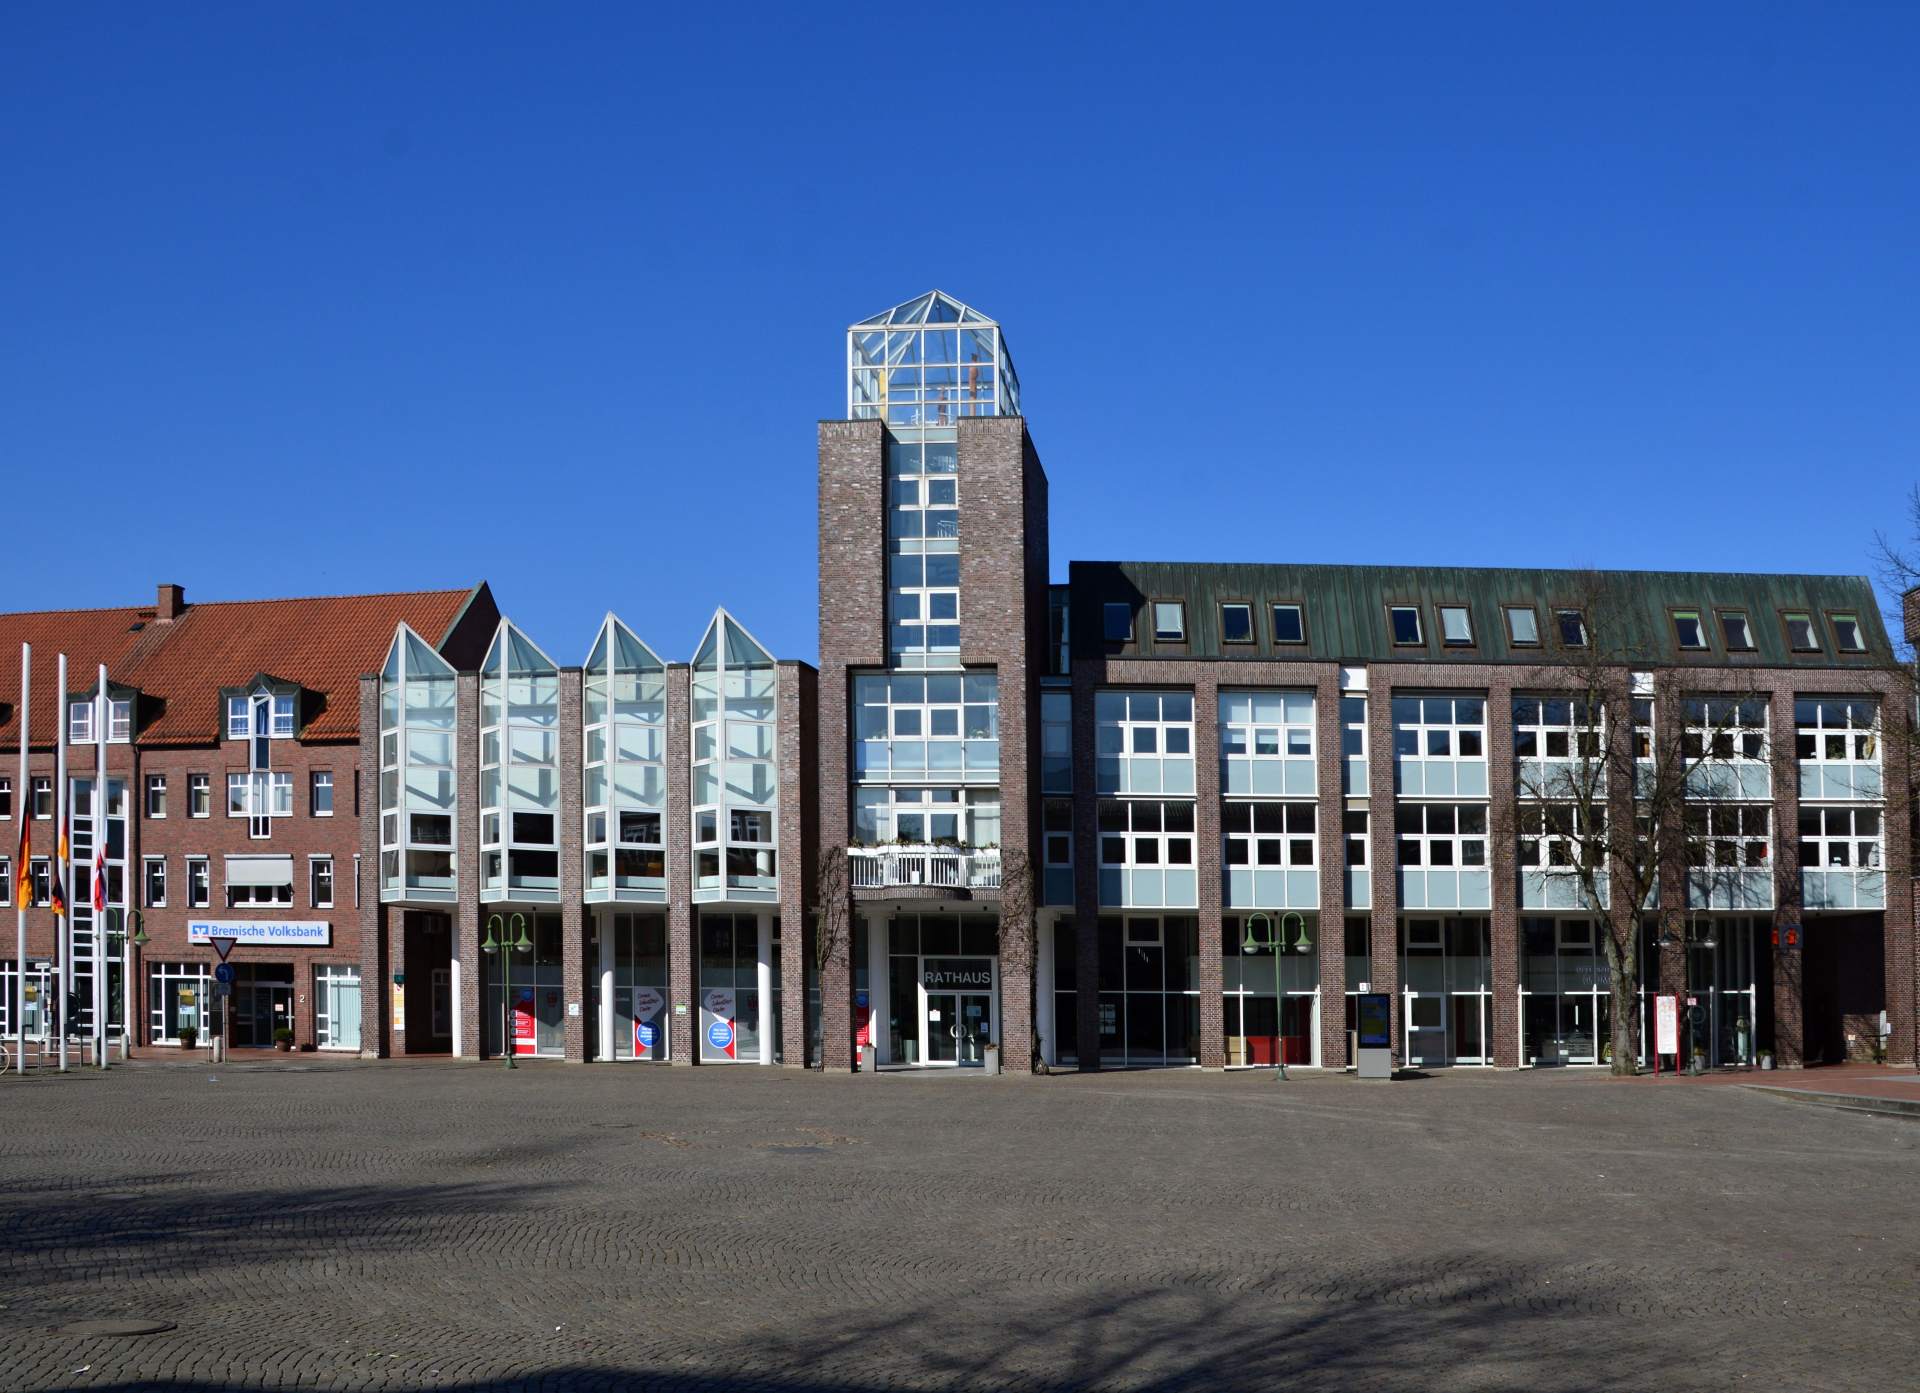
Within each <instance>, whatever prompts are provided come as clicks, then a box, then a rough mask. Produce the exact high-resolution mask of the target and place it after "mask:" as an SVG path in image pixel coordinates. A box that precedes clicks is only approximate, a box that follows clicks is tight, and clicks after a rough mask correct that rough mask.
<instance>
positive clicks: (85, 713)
mask: <svg viewBox="0 0 1920 1393" xmlns="http://www.w3.org/2000/svg"><path fill="white" fill-rule="evenodd" d="M96 705H97V703H96V702H95V701H94V700H93V699H92V698H88V699H87V700H86V701H74V702H69V703H68V704H67V739H68V740H69V741H70V742H72V743H73V744H75V745H91V744H92V743H93V732H94V723H95V722H94V716H95V709H96ZM132 730H133V702H132V700H131V699H129V698H126V697H121V698H119V699H117V700H115V699H112V698H109V700H108V701H107V743H108V744H114V743H116V742H118V743H125V741H126V740H127V738H128V736H129V735H130V734H131V732H132Z"/></svg>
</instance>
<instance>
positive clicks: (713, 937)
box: [699, 910, 762, 1064]
mask: <svg viewBox="0 0 1920 1393" xmlns="http://www.w3.org/2000/svg"><path fill="white" fill-rule="evenodd" d="M699 932H700V1022H699V1039H700V1060H701V1062H702V1063H706V1064H736V1063H738V1064H758V1063H760V1061H761V1056H760V1046H761V1038H762V1037H761V1009H760V1008H761V1000H760V966H759V965H760V947H761V944H760V923H759V919H758V917H757V916H755V915H752V914H709V913H707V912H706V911H704V910H703V911H701V913H700V930H699Z"/></svg>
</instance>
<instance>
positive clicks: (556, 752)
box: [480, 620, 560, 900]
mask: <svg viewBox="0 0 1920 1393" xmlns="http://www.w3.org/2000/svg"><path fill="white" fill-rule="evenodd" d="M559 765H560V670H559V669H558V668H556V667H555V666H554V665H553V660H552V659H551V658H549V657H547V655H546V654H545V653H542V652H541V651H540V650H539V649H538V648H536V647H535V646H534V644H533V642H532V641H531V640H530V639H528V638H527V636H526V635H525V634H523V633H521V632H520V630H519V629H518V628H516V627H515V626H514V625H513V623H512V622H511V621H510V620H503V621H501V624H500V628H499V631H498V632H497V633H495V635H494V638H493V646H492V647H491V648H489V649H488V650H487V656H486V660H485V661H484V662H483V663H482V664H481V670H480V855H481V865H482V875H481V881H480V898H481V899H483V900H514V899H520V900H553V899H558V898H559V895H560V817H559V813H560V774H559Z"/></svg>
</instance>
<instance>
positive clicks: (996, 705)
mask: <svg viewBox="0 0 1920 1393" xmlns="http://www.w3.org/2000/svg"><path fill="white" fill-rule="evenodd" d="M853 703H854V717H853V724H854V749H853V757H854V775H855V777H856V778H857V779H859V780H860V781H861V782H863V783H881V782H886V781H888V780H914V781H916V782H917V781H920V780H942V781H946V780H951V781H953V782H956V783H967V782H981V783H996V782H998V781H999V777H1000V679H999V676H998V674H996V673H992V672H968V673H957V672H956V673H930V674H924V675H923V674H921V673H896V674H893V675H891V676H888V675H883V674H879V673H868V674H864V675H861V676H857V677H855V678H854V679H853ZM1070 759H1071V752H1069V761H1070ZM1069 767H1071V766H1070V764H1069Z"/></svg>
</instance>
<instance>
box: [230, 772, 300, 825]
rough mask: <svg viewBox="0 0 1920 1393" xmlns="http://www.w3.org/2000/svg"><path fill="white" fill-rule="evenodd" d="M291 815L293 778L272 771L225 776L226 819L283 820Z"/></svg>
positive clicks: (235, 773) (286, 773) (231, 773)
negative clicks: (260, 818)
mask: <svg viewBox="0 0 1920 1393" xmlns="http://www.w3.org/2000/svg"><path fill="white" fill-rule="evenodd" d="M292 812H293V775H292V774H290V773H288V772H287V771H285V770H280V769H272V770H262V771H258V772H254V773H245V774H243V773H237V772H230V773H229V774H228V775H227V816H228V817H287V816H290V815H291V814H292Z"/></svg>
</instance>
